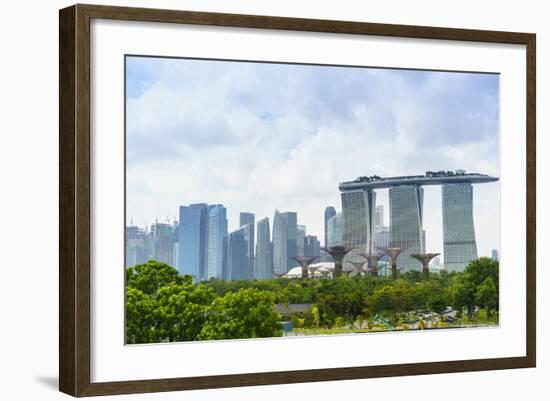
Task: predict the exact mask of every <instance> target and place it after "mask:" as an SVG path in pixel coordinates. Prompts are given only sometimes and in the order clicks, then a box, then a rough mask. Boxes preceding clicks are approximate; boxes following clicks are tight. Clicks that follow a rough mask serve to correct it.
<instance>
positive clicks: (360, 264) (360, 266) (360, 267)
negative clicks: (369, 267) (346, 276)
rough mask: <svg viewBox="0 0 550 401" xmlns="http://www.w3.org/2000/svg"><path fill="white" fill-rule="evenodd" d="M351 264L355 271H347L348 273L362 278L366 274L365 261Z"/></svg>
mask: <svg viewBox="0 0 550 401" xmlns="http://www.w3.org/2000/svg"><path fill="white" fill-rule="evenodd" d="M350 263H351V264H352V265H353V267H355V269H353V270H346V271H344V273H346V272H348V271H349V272H350V273H355V275H356V276H360V275H361V274H362V273H364V272H365V269H363V266H364V265H365V263H366V262H365V261H350Z"/></svg>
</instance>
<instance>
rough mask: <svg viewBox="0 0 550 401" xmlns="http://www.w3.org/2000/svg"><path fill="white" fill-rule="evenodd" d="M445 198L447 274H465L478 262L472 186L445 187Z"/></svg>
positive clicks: (443, 191) (444, 227)
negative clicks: (465, 270)
mask: <svg viewBox="0 0 550 401" xmlns="http://www.w3.org/2000/svg"><path fill="white" fill-rule="evenodd" d="M441 195H442V203H443V259H444V262H443V264H444V266H445V270H447V271H462V270H464V268H465V267H466V266H467V265H468V263H470V261H472V260H474V259H477V246H476V237H475V231H474V216H473V188H472V184H470V183H469V182H463V183H458V184H445V185H443V186H442V188H441Z"/></svg>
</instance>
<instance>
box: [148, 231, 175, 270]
mask: <svg viewBox="0 0 550 401" xmlns="http://www.w3.org/2000/svg"><path fill="white" fill-rule="evenodd" d="M173 230H174V228H173V226H172V225H171V224H167V223H158V222H156V223H153V224H151V239H152V241H153V259H154V260H156V261H157V262H162V263H166V264H167V265H170V266H174V265H175V263H174V262H175V261H174V259H173V257H174V236H173Z"/></svg>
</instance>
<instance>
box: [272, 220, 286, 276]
mask: <svg viewBox="0 0 550 401" xmlns="http://www.w3.org/2000/svg"><path fill="white" fill-rule="evenodd" d="M287 245H288V242H287V229H286V220H285V217H284V216H283V214H282V213H281V212H279V211H278V210H275V216H274V217H273V271H274V273H275V274H283V273H286V272H287V271H288V268H287V258H288V252H287Z"/></svg>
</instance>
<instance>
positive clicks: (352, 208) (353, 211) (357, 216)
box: [341, 189, 376, 252]
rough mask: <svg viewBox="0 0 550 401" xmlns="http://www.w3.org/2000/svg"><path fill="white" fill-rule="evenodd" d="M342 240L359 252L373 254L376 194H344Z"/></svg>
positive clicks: (356, 192)
mask: <svg viewBox="0 0 550 401" xmlns="http://www.w3.org/2000/svg"><path fill="white" fill-rule="evenodd" d="M341 195H342V219H343V220H342V240H343V245H344V246H346V247H353V248H355V250H356V251H357V252H371V251H372V247H373V240H374V238H373V224H372V223H373V222H374V210H375V205H376V193H375V192H374V191H371V190H364V189H358V190H350V191H343V192H342V194H341Z"/></svg>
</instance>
